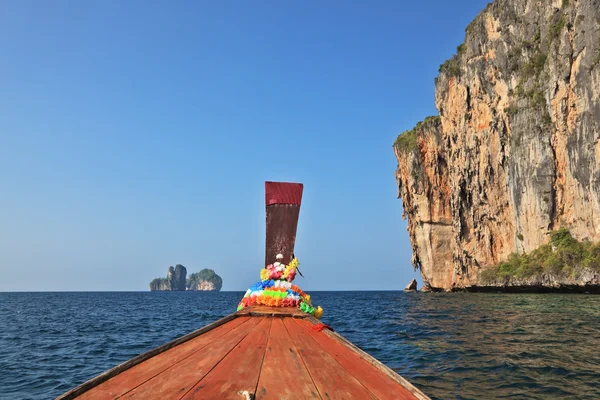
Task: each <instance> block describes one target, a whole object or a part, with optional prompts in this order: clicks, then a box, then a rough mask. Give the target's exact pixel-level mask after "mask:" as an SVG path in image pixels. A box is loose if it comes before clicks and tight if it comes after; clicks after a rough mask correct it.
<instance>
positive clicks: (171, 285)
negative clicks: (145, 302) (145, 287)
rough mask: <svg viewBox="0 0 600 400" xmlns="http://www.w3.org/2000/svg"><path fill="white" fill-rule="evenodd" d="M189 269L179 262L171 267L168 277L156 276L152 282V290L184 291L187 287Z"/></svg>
mask: <svg viewBox="0 0 600 400" xmlns="http://www.w3.org/2000/svg"><path fill="white" fill-rule="evenodd" d="M186 275H187V269H186V268H185V267H184V266H183V265H181V264H177V265H176V266H175V268H173V267H172V266H171V267H169V270H168V272H167V278H166V279H165V278H156V279H154V280H152V282H150V290H151V291H157V290H166V291H184V290H185V289H186V287H185V283H186V279H185V278H186Z"/></svg>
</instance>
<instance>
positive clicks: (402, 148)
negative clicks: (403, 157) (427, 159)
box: [394, 116, 440, 153]
mask: <svg viewBox="0 0 600 400" xmlns="http://www.w3.org/2000/svg"><path fill="white" fill-rule="evenodd" d="M438 123H440V117H439V116H432V117H427V118H425V119H424V120H423V121H421V122H419V123H418V124H417V125H416V126H415V127H414V128H412V129H411V130H409V131H404V132H402V133H401V134H400V135H398V137H397V138H396V141H395V142H394V146H395V147H396V148H397V149H398V151H399V152H400V153H410V152H411V151H413V150H415V149H416V148H417V147H418V146H417V131H420V130H423V129H424V128H425V127H427V126H429V125H431V124H438Z"/></svg>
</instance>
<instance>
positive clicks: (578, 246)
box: [481, 228, 600, 284]
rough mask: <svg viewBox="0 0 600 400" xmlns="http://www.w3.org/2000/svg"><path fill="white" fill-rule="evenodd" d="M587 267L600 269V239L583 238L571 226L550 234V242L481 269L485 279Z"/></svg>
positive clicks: (568, 274) (564, 272) (557, 273)
mask: <svg viewBox="0 0 600 400" xmlns="http://www.w3.org/2000/svg"><path fill="white" fill-rule="evenodd" d="M583 269H592V270H594V271H599V272H600V243H595V244H592V243H591V242H589V241H583V242H580V241H578V240H577V239H575V238H574V237H573V236H572V235H571V232H569V230H568V229H564V228H563V229H560V230H558V231H555V232H552V233H551V234H550V243H548V244H545V245H543V246H541V247H539V248H537V249H535V250H534V251H532V252H531V253H528V254H527V253H523V254H516V253H513V254H511V255H510V257H509V258H508V260H506V261H504V262H502V263H500V264H498V265H497V266H495V267H492V268H490V269H487V270H485V271H483V272H482V273H481V281H482V283H488V284H489V283H492V282H495V281H498V280H510V279H527V278H535V277H539V276H541V275H542V274H544V273H548V274H552V275H554V276H558V277H560V276H564V277H576V276H577V275H578V274H579V273H580V272H581V271H582V270H583Z"/></svg>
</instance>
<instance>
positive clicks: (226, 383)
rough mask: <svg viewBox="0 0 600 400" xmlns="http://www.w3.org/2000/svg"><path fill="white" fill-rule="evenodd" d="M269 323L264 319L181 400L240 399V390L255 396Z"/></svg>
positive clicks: (267, 337)
mask: <svg viewBox="0 0 600 400" xmlns="http://www.w3.org/2000/svg"><path fill="white" fill-rule="evenodd" d="M272 321H273V318H264V319H263V320H262V321H261V323H260V324H258V326H257V327H256V328H254V329H253V330H252V332H250V333H249V334H248V336H246V337H245V338H244V340H242V341H241V342H240V343H239V344H238V345H237V346H236V347H235V349H233V350H232V351H231V352H230V353H229V354H227V356H226V357H225V358H224V359H223V360H221V362H219V364H217V366H216V367H215V368H214V369H213V370H212V371H210V372H209V373H208V375H206V376H205V377H204V378H202V380H201V381H200V382H198V384H197V385H196V386H194V388H193V389H192V390H190V391H189V393H188V394H186V395H185V396H184V397H183V399H186V400H189V399H223V400H227V399H231V400H241V399H243V397H242V396H240V394H239V393H240V392H242V391H245V390H247V391H248V392H249V393H252V394H254V392H255V390H256V385H257V384H258V376H259V375H260V369H261V364H262V362H263V358H264V355H265V349H266V347H267V342H268V340H269V332H270V330H271V322H272Z"/></svg>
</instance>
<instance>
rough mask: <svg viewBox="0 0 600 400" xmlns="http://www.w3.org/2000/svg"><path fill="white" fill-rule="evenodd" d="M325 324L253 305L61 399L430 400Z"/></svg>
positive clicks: (290, 311)
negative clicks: (319, 326)
mask: <svg viewBox="0 0 600 400" xmlns="http://www.w3.org/2000/svg"><path fill="white" fill-rule="evenodd" d="M317 323H318V321H317V320H316V319H314V318H313V317H312V316H309V315H307V314H304V313H303V312H301V311H300V310H295V309H283V308H270V307H251V308H249V309H245V310H242V311H240V312H238V313H236V314H232V315H231V316H228V317H225V318H223V319H221V320H219V321H217V322H215V323H213V324H211V325H209V326H207V327H205V328H203V329H200V330H198V331H196V332H192V333H191V334H189V335H186V336H184V337H182V338H180V339H178V340H176V341H174V342H171V343H168V344H166V345H164V346H161V347H159V348H157V349H154V350H152V351H151V352H148V353H145V354H142V355H141V356H138V357H136V358H134V359H132V360H130V361H128V362H126V363H124V364H121V365H119V366H117V367H115V368H113V369H112V370H109V371H107V372H105V373H104V374H102V375H100V376H98V377H96V378H94V379H92V380H91V381H88V382H86V383H85V384H83V385H81V386H79V387H77V388H75V389H73V390H72V391H70V392H67V393H65V394H64V395H63V396H61V397H59V399H72V398H77V399H81V400H83V399H86V400H87V399H90V400H92V399H117V398H123V399H129V398H136V399H234V400H246V399H252V398H254V399H427V398H428V397H427V396H425V395H424V394H423V393H421V392H420V391H419V390H418V389H416V388H415V387H414V386H412V385H411V384H410V383H408V382H407V381H405V380H404V379H403V378H402V377H400V376H399V375H397V374H396V373H395V372H393V371H392V370H390V369H389V368H387V367H385V366H384V365H383V364H381V363H380V362H379V361H377V360H375V359H374V358H372V357H371V356H369V355H368V354H366V353H364V352H363V351H362V350H360V349H358V348H357V347H356V346H354V345H353V344H351V343H350V342H348V341H347V340H346V339H344V338H343V337H341V336H340V335H338V334H337V333H335V332H331V331H330V330H327V329H325V330H322V331H315V330H314V329H312V328H313V326H314V325H315V324H317ZM244 391H247V393H248V394H249V395H250V396H245V395H244V394H243V392H244Z"/></svg>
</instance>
